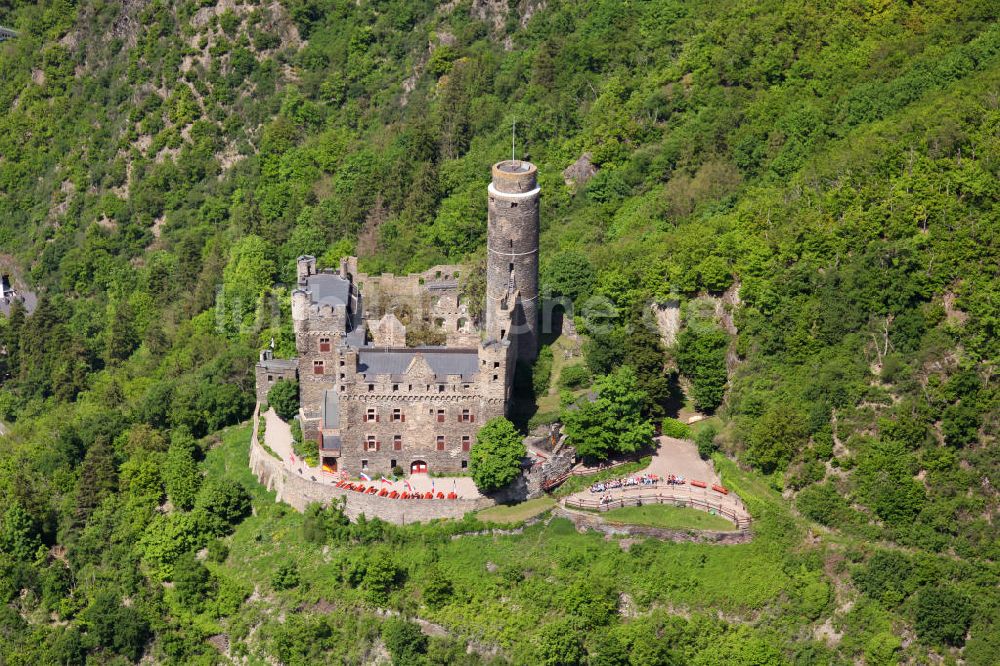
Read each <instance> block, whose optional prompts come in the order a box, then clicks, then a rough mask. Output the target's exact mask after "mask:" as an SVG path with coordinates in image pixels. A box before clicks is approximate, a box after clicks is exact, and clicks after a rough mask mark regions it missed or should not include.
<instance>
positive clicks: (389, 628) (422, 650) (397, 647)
mask: <svg viewBox="0 0 1000 666" xmlns="http://www.w3.org/2000/svg"><path fill="white" fill-rule="evenodd" d="M382 640H383V641H385V647H386V649H388V650H389V654H390V655H391V656H392V663H393V664H399V665H400V666H402V665H403V664H418V663H421V661H422V658H423V655H424V654H426V653H427V637H426V636H424V634H423V633H422V632H421V631H420V626H419V625H417V624H416V623H415V622H409V621H407V620H404V619H402V618H396V617H393V618H389V619H388V620H386V621H385V624H383V625H382Z"/></svg>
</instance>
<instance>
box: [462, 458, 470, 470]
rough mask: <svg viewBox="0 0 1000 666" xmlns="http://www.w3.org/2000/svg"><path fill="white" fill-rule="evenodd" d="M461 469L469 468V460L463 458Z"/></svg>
mask: <svg viewBox="0 0 1000 666" xmlns="http://www.w3.org/2000/svg"><path fill="white" fill-rule="evenodd" d="M462 469H469V461H468V460H463V461H462Z"/></svg>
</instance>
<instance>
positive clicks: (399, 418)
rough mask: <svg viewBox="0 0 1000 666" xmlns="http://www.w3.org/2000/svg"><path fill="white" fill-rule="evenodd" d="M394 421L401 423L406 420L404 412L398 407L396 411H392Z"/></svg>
mask: <svg viewBox="0 0 1000 666" xmlns="http://www.w3.org/2000/svg"><path fill="white" fill-rule="evenodd" d="M392 420H393V421H399V422H402V421H405V420H406V416H405V415H404V414H403V410H402V409H399V408H398V407H397V408H396V409H394V410H392Z"/></svg>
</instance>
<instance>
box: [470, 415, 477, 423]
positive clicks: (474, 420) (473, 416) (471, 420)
mask: <svg viewBox="0 0 1000 666" xmlns="http://www.w3.org/2000/svg"><path fill="white" fill-rule="evenodd" d="M475 422H476V415H475V414H469V423H475Z"/></svg>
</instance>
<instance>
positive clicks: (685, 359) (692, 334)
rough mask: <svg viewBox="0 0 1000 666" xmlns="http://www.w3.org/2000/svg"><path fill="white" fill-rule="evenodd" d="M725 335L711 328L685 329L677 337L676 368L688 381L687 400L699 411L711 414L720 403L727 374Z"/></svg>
mask: <svg viewBox="0 0 1000 666" xmlns="http://www.w3.org/2000/svg"><path fill="white" fill-rule="evenodd" d="M728 347H729V336H728V335H726V333H725V331H720V330H718V329H712V330H708V331H696V330H695V329H694V328H690V327H689V328H685V329H684V330H683V331H681V333H680V335H678V336H677V366H678V367H679V368H680V371H681V374H683V375H684V376H685V377H687V378H688V379H689V380H691V393H692V395H691V397H692V398H693V399H694V406H695V408H697V409H698V410H700V411H704V412H711V411H713V410H715V409H716V408H717V407H718V406H719V405H721V404H722V399H723V397H724V396H725V391H726V382H727V381H728V373H727V370H726V349H727V348H728Z"/></svg>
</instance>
